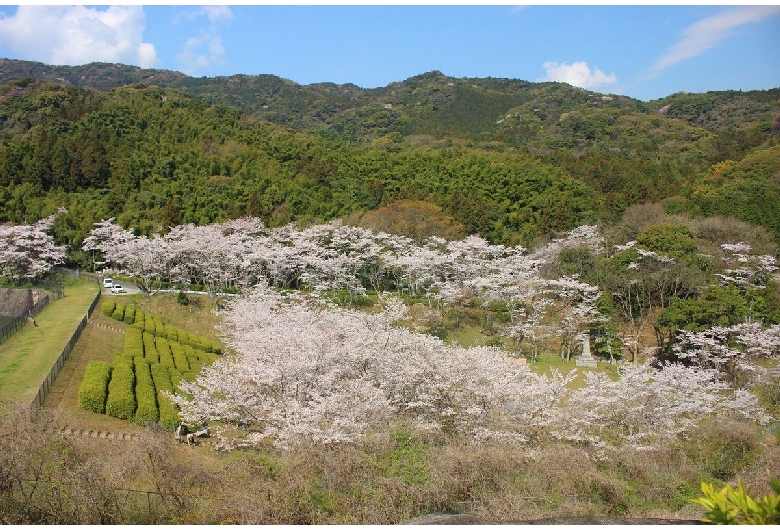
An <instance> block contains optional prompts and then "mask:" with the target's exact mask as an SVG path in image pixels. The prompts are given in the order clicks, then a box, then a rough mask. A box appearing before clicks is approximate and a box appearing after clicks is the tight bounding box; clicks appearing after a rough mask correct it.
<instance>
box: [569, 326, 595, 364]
mask: <svg viewBox="0 0 780 530" xmlns="http://www.w3.org/2000/svg"><path fill="white" fill-rule="evenodd" d="M574 365H575V366H585V367H587V368H595V367H596V358H595V357H593V355H591V354H590V333H588V332H587V331H586V332H585V333H584V334H583V336H582V355H578V356H577V358H576V359H575V360H574Z"/></svg>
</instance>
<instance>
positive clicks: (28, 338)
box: [0, 280, 98, 402]
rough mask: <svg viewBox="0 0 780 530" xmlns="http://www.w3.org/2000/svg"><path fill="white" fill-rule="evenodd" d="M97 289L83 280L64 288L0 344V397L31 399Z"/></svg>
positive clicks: (1, 398) (27, 400)
mask: <svg viewBox="0 0 780 530" xmlns="http://www.w3.org/2000/svg"><path fill="white" fill-rule="evenodd" d="M97 292H98V286H97V284H96V283H95V282H92V281H88V280H82V281H79V282H77V283H74V284H73V285H70V286H68V287H66V288H65V297H64V298H61V299H59V300H57V301H55V302H52V303H51V304H49V306H48V307H46V309H44V310H43V311H42V312H41V313H40V314H39V315H38V316H37V317H35V321H36V323H37V326H33V325H32V324H27V325H26V326H25V327H24V328H22V329H21V330H19V331H18V332H16V333H15V334H14V335H13V336H12V337H10V338H9V339H8V340H7V341H5V342H4V343H2V344H0V401H20V402H32V399H33V398H34V397H35V395H36V394H37V393H38V389H39V388H40V386H41V383H43V381H44V380H45V379H46V376H47V375H48V374H49V371H50V370H51V367H52V366H53V365H54V363H55V362H56V360H57V358H58V357H59V355H60V353H62V350H63V348H65V346H66V345H67V344H68V340H69V339H70V337H71V336H72V335H73V332H74V331H75V330H76V328H77V327H78V325H79V322H80V321H81V319H82V318H84V317H85V316H86V314H87V310H88V309H89V305H90V304H91V303H92V300H94V298H95V295H96V294H97Z"/></svg>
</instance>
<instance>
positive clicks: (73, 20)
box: [0, 5, 157, 68]
mask: <svg viewBox="0 0 780 530" xmlns="http://www.w3.org/2000/svg"><path fill="white" fill-rule="evenodd" d="M144 22H145V15H144V10H143V7H142V6H124V7H123V6H110V7H108V8H107V9H105V10H100V9H97V8H91V7H85V6H33V5H20V6H19V7H18V8H17V11H16V14H14V15H12V16H6V17H2V18H0V45H2V46H5V47H7V48H9V49H11V50H13V51H14V52H16V53H18V54H19V55H20V56H22V57H24V58H26V59H29V60H34V61H41V62H44V63H47V64H68V65H79V64H87V63H90V62H95V61H99V62H111V63H124V64H132V65H137V66H141V67H143V68H150V67H153V66H155V65H156V63H157V52H156V51H155V48H154V45H152V44H150V43H147V42H143V31H144Z"/></svg>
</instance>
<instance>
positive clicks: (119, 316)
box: [111, 304, 125, 322]
mask: <svg viewBox="0 0 780 530" xmlns="http://www.w3.org/2000/svg"><path fill="white" fill-rule="evenodd" d="M111 318H113V319H114V320H118V321H119V322H122V320H124V318H125V306H124V305H122V304H117V306H116V309H114V312H113V313H112V314H111Z"/></svg>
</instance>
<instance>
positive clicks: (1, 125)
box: [0, 60, 780, 245]
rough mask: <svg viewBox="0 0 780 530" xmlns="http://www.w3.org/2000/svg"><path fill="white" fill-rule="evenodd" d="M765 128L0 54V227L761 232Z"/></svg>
mask: <svg viewBox="0 0 780 530" xmlns="http://www.w3.org/2000/svg"><path fill="white" fill-rule="evenodd" d="M779 137H780V89H772V90H768V91H751V92H738V91H726V92H710V93H705V94H683V93H680V94H674V95H671V96H668V97H666V98H663V99H661V100H657V101H650V102H642V101H638V100H634V99H631V98H627V97H624V96H620V95H614V94H611V95H606V94H599V93H595V92H591V91H587V90H582V89H578V88H575V87H571V86H569V85H566V84H563V83H530V82H526V81H520V80H512V79H493V78H488V79H461V78H452V77H447V76H445V75H443V74H442V73H440V72H430V73H426V74H423V75H419V76H415V77H412V78H409V79H407V80H404V81H400V82H396V83H392V84H390V85H389V86H387V87H383V88H376V89H363V88H360V87H357V86H355V85H336V84H332V83H318V84H313V85H299V84H297V83H294V82H292V81H289V80H285V79H281V78H279V77H276V76H272V75H259V76H251V75H236V76H231V77H217V78H192V77H188V76H185V75H183V74H180V73H176V72H170V71H164V70H142V69H140V68H137V67H131V66H125V65H114V64H105V63H93V64H90V65H85V66H78V67H66V66H46V65H43V64H40V63H32V62H25V61H12V60H1V61H0V221H12V222H24V221H25V220H26V221H27V222H32V221H34V220H36V219H40V218H42V217H44V216H46V215H49V214H51V213H52V212H54V211H55V210H56V209H57V208H58V207H65V208H67V209H68V211H69V213H68V214H67V215H66V216H61V217H60V219H59V220H58V225H57V234H58V238H59V239H60V241H62V242H66V243H70V244H73V245H78V243H79V242H80V241H81V239H83V237H84V236H85V234H86V232H87V231H89V229H90V228H91V226H92V223H93V222H94V221H98V220H100V219H102V218H108V217H111V216H117V217H118V221H119V222H120V224H122V225H123V226H132V227H134V228H136V229H137V230H139V231H140V232H143V233H152V232H156V231H159V230H165V228H166V227H168V226H172V225H175V224H178V223H196V224H205V223H209V222H213V221H222V220H226V219H230V218H236V217H240V216H243V215H247V214H250V215H256V216H259V217H261V218H262V219H263V220H264V221H265V222H267V223H268V224H269V225H270V226H279V225H281V224H285V223H288V222H290V221H298V222H302V223H310V222H319V221H325V220H329V219H332V218H336V217H342V218H345V219H351V220H352V221H354V222H361V223H363V224H369V225H373V226H382V227H383V228H384V229H386V228H388V226H390V227H392V226H393V224H394V223H395V224H396V225H397V226H401V225H403V224H404V223H403V222H395V221H397V218H405V216H406V217H408V216H417V217H418V218H421V219H423V220H424V221H425V222H428V224H430V225H431V226H430V227H429V229H430V230H432V231H434V232H437V233H444V234H445V235H446V234H453V235H456V236H458V235H462V234H464V233H479V234H480V235H482V236H484V237H486V238H488V239H489V240H491V241H493V242H500V243H503V244H516V243H523V244H529V243H531V242H533V241H534V240H535V239H536V238H538V237H540V236H548V235H552V234H554V233H556V232H558V231H561V230H567V229H570V228H573V227H574V226H577V225H580V224H583V223H593V222H596V221H598V220H603V221H611V220H615V219H618V218H619V216H620V215H621V214H622V213H623V211H624V210H625V209H626V208H627V207H628V206H631V205H634V204H641V203H648V202H655V203H661V204H663V205H664V207H665V209H666V210H667V212H668V213H688V214H691V215H699V216H710V215H721V216H733V217H737V218H739V219H742V220H745V221H748V222H750V223H753V224H758V225H763V226H765V227H766V228H768V229H769V230H770V231H772V232H773V233H774V234H775V237H776V238H777V239H778V240H779V241H780V147H779V146H778V138H779ZM399 201H403V202H399ZM399 205H400V207H399ZM394 218H396V219H395V221H394ZM407 225H408V223H407Z"/></svg>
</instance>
